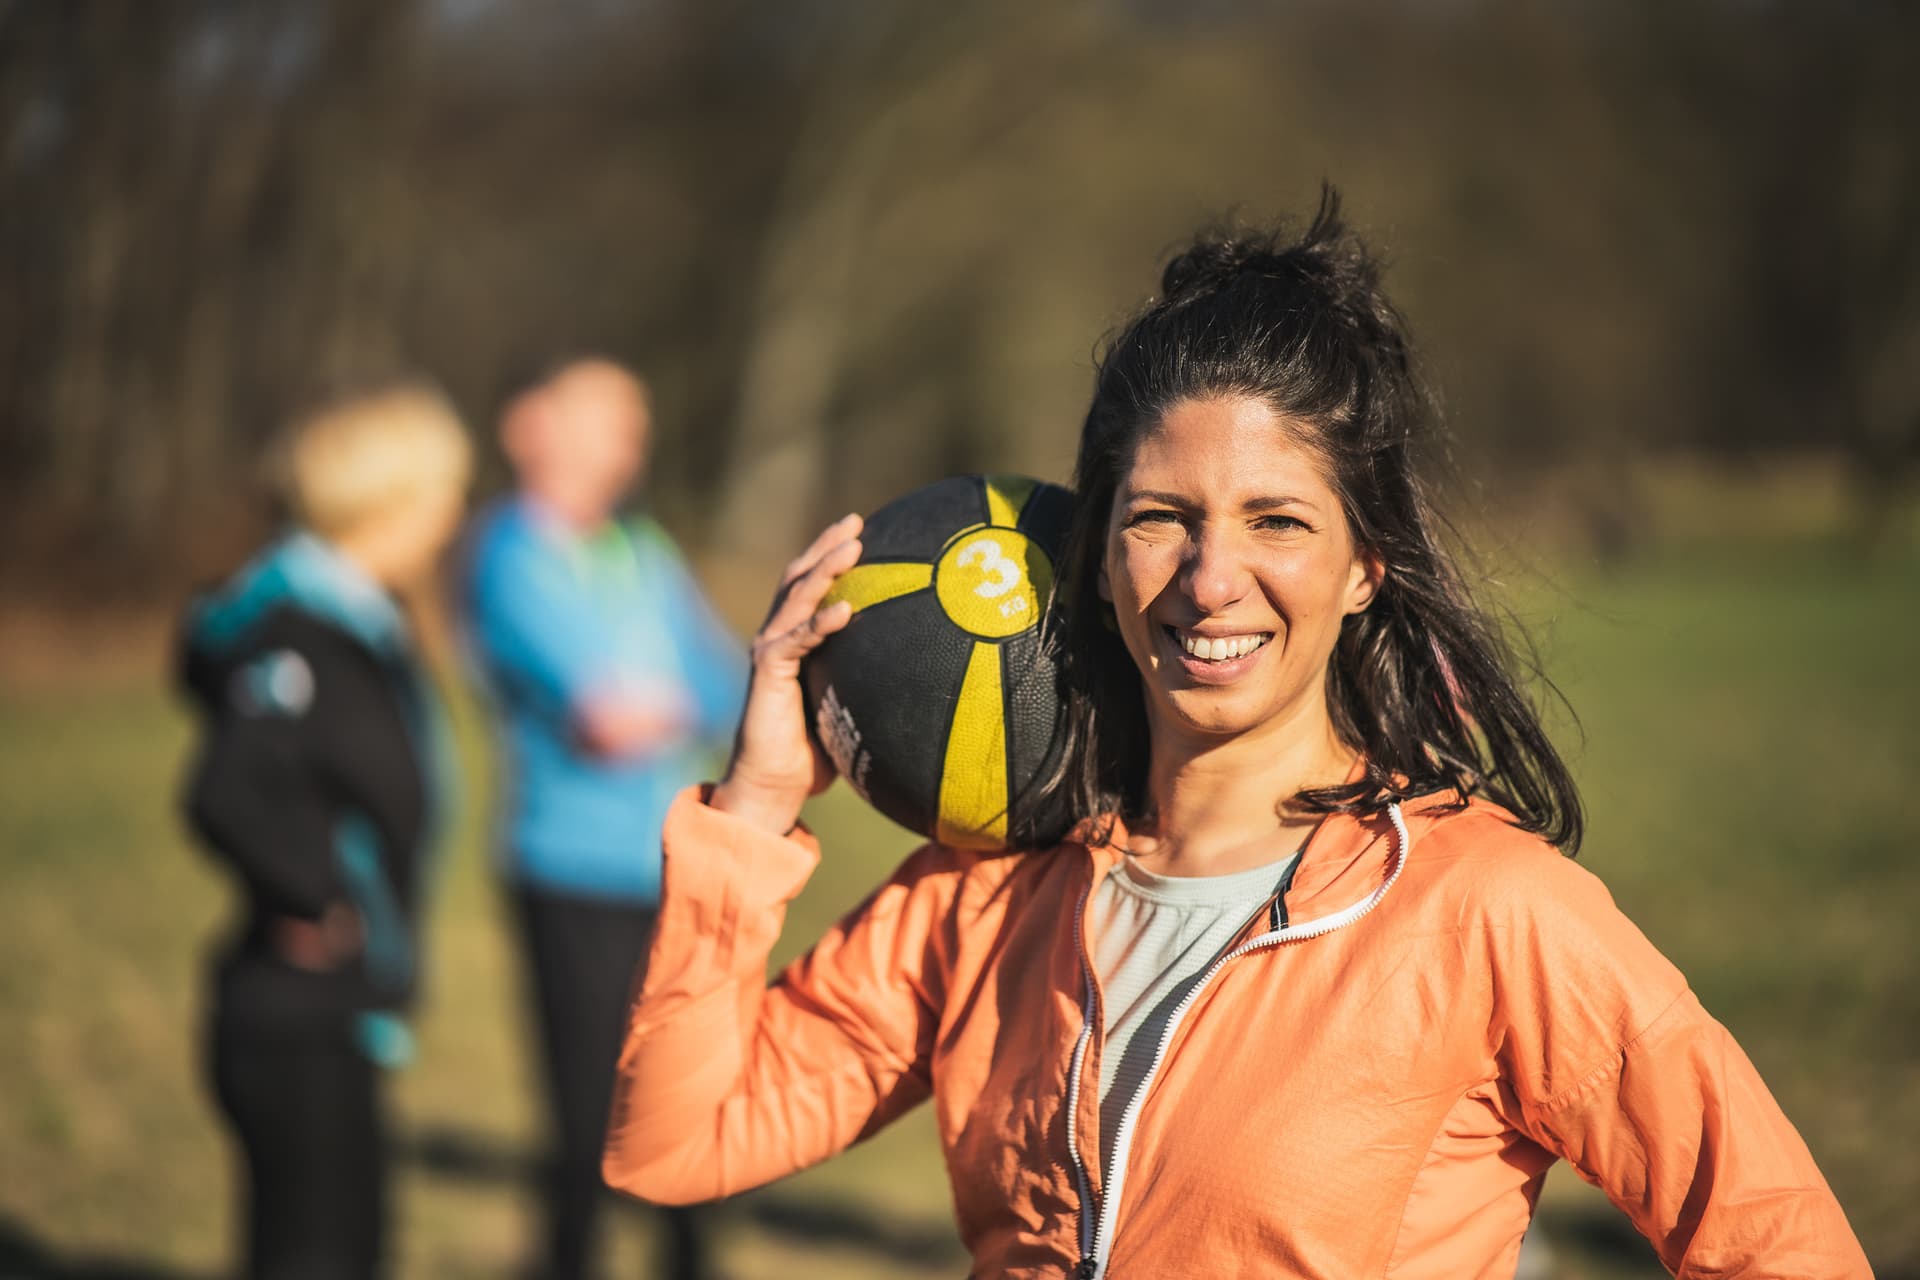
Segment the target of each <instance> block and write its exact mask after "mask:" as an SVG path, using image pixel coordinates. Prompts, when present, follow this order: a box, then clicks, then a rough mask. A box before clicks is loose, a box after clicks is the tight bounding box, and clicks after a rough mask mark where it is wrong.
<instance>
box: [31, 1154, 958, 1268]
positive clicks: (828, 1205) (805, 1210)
mask: <svg viewBox="0 0 1920 1280" xmlns="http://www.w3.org/2000/svg"><path fill="white" fill-rule="evenodd" d="M398 1155H399V1158H400V1160H401V1161H402V1162H403V1163H406V1164H412V1165H414V1166H416V1167H418V1168H419V1169H421V1170H422V1171H423V1172H425V1173H427V1174H428V1175H430V1176H432V1177H437V1178H444V1179H446V1180H448V1181H450V1182H461V1183H468V1184H477V1185H485V1186H497V1185H503V1184H505V1185H525V1186H531V1184H532V1183H533V1181H534V1179H535V1178H536V1177H537V1176H538V1174H539V1170H540V1163H539V1157H538V1156H537V1155H536V1154H535V1153H534V1152H532V1151H529V1150H527V1149H526V1148H525V1147H522V1146H520V1145H518V1144H516V1143H511V1142H505V1141H502V1140H500V1139H498V1138H492V1137H488V1136H486V1135H484V1134H478V1133H474V1132H472V1131H471V1130H466V1129H458V1128H447V1127H442V1128H430V1129H421V1130H418V1131H416V1132H414V1133H412V1134H408V1135H405V1136H403V1137H402V1138H401V1139H400V1142H399V1152H398ZM720 1212H721V1213H723V1214H725V1215H726V1216H728V1217H732V1218H745V1219H746V1220H747V1221H749V1222H751V1223H753V1224H754V1225H755V1226H757V1227H759V1228H760V1229H761V1230H763V1231H765V1232H767V1233H768V1234H769V1235H774V1236H779V1237H782V1238H783V1239H786V1240H789V1241H792V1242H794V1243H797V1244H803V1245H811V1246H825V1245H837V1246H845V1247H848V1248H853V1249H859V1250H861V1251H863V1252H866V1253H869V1254H872V1255H874V1256H875V1257H877V1258H882V1259H885V1260H887V1261H889V1262H894V1263H911V1264H914V1265H917V1266H944V1265H952V1266H964V1265H965V1264H966V1253H965V1251H964V1250H963V1249H961V1247H960V1243H959V1241H958V1240H956V1239H955V1238H954V1234H953V1228H952V1227H951V1226H950V1225H949V1224H948V1223H947V1222H946V1221H944V1220H941V1221H938V1222H934V1221H927V1220H920V1221H915V1220H912V1219H908V1220H905V1221H900V1220H897V1218H896V1217H895V1216H894V1215H886V1216H884V1217H883V1216H882V1215H881V1214H879V1213H878V1212H876V1211H873V1210H870V1209H866V1208H863V1207H862V1206H861V1205H859V1204H857V1203H852V1202H848V1201H846V1200H840V1199H828V1198H824V1197H820V1196H805V1195H795V1194H793V1193H792V1192H791V1191H786V1190H782V1189H779V1188H774V1189H771V1190H766V1191H754V1192H749V1193H747V1194H746V1195H742V1196H738V1197H736V1198H734V1199H732V1200H729V1201H727V1202H726V1203H725V1205H724V1206H722V1207H721V1209H720ZM0 1280H9V1278H8V1277H7V1275H6V1273H5V1272H3V1271H0Z"/></svg>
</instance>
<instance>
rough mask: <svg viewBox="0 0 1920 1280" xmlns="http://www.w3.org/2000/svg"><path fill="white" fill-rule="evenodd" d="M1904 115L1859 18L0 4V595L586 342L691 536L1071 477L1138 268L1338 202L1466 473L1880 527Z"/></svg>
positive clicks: (1720, 6)
mask: <svg viewBox="0 0 1920 1280" xmlns="http://www.w3.org/2000/svg"><path fill="white" fill-rule="evenodd" d="M1916 84H1920V10H1916V9H1915V8H1914V7H1913V6H1910V5H1898V4H1891V3H1867V2H1853V0H1843V2H1837V3H1820V4H1814V3H1802V4H1793V3H1769V2H1763V0H1682V2H1678V3H1660V4H1652V3H1627V4H1620V3H1611V2H1603V0H1554V2H1551V3H1524V2H1522V0H1398V2H1386V0H1374V2H1370V3H1359V4H1347V3H1333V2H1331V0H1323V2H1318V3H1313V2H1308V3H1294V4H1288V5H1268V4H1259V3H1253V2H1252V0H1246V2H1244V3H1243V2H1238V0H1201V2H1198V3H1192V2H1188V3H1180V2H1175V0H1103V2H1101V3H1092V4H1075V5H1064V4H1063V5H1033V4H1024V3H1017V2H1015V0H972V2H970V3H967V4H955V5H883V4H870V3H859V2H858V0H788V2H787V3H783V4H780V5H777V6H774V5H758V4H748V3H744V2H742V0H706V2H702V3H686V2H684V0H681V2H674V0H659V2H654V3H612V2H609V0H553V2H551V3H542V4H512V3H507V2H505V0H164V2H162V3H154V4H126V3H114V2H113V0H77V2H75V3H58V2H51V0H6V2H5V3H0V148H3V150H0V218H4V223H0V227H3V228H4V233H3V234H0V254H4V255H5V258H4V260H5V264H6V266H5V270H6V277H7V284H6V287H5V306H4V308H0V513H3V514H0V522H3V523H4V527H3V528H0V535H3V536H4V538H5V542H6V545H7V546H8V547H9V548H10V554H9V555H8V557H7V559H8V576H9V577H10V578H14V579H16V580H17V579H20V578H26V579H30V580H31V579H33V578H35V577H36V576H38V577H40V578H42V579H44V578H46V577H48V576H54V577H56V578H57V580H58V582H59V583H60V584H62V585H72V584H73V583H74V582H75V574H76V573H77V572H79V571H81V570H82V569H83V568H84V570H85V571H86V572H89V573H97V574H100V575H102V577H103V585H112V586H118V587H125V586H126V585H127V579H129V578H132V579H133V580H134V581H138V582H151V581H153V580H154V576H155V575H159V576H160V577H162V578H169V579H170V578H175V577H178V576H179V573H180V571H181V570H182V569H187V570H193V569H201V568H204V563H203V558H204V557H206V556H208V555H213V556H214V558H216V559H219V558H223V557H224V553H227V552H230V551H231V548H232V544H233V543H234V541H235V540H236V538H237V534H238V530H239V529H241V528H242V527H244V526H243V525H242V524H241V522H240V521H239V519H238V515H239V514H240V513H248V512H249V511H250V508H249V507H248V504H247V499H246V498H245V496H244V495H246V494H247V493H248V491H249V487H250V485H249V482H250V480H251V479H252V470H251V468H252V465H253V461H254V458H255V456H256V454H257V451H258V447H259V444H260V442H261V440H262V438H263V435H264V434H265V433H266V432H268V431H269V430H270V429H271V427H272V426H273V424H274V423H275V422H276V421H277V420H278V419H279V418H280V416H281V415H282V414H283V413H284V412H285V411H286V409H287V407H288V406H289V404H290V403H293V402H295V401H297V400H298V399H300V398H302V397H305V396H307V395H309V394H311V393H312V392H313V390H314V389H315V388H316V387H319V386H324V385H326V384H328V383H329V382H331V381H334V380H338V379H343V378H352V377H356V376H360V375H361V374H364V373H367V372H372V371H379V370H381V369H383V368H385V367H390V366H392V365H396V364H410V365H419V366H423V367H425V368H426V369H428V370H430V371H432V372H433V373H434V374H436V375H437V376H439V377H441V378H442V379H444V380H445V382H446V383H447V384H448V385H449V387H450V388H451V389H452V390H453V391H454V393H455V395H456V396H457V398H458V399H459V400H460V402H461V403H462V404H463V405H464V406H465V407H466V408H467V409H468V410H469V412H470V414H471V416H472V417H473V419H474V421H475V422H476V424H483V423H485V422H486V420H487V418H488V415H489V412H490V410H491V407H492V405H493V402H494V399H495V397H496V394H497V392H498V390H499V388H500V387H501V385H502V383H503V381H504V379H506V378H507V377H508V376H510V374H511V373H512V372H513V371H514V370H515V369H516V368H518V367H519V366H521V365H524V364H525V363H527V362H528V361H530V360H536V359H539V358H540V357H541V356H543V355H544V354H546V353H548V352H550V351H551V350H553V349H554V348H556V347H564V346H580V345H587V346H600V347H604V348H607V349H608V350H610V351H612V352H614V353H615V354H619V355H624V356H628V357H629V358H632V359H635V360H637V361H639V362H640V363H642V364H643V365H644V367H645V368H646V369H647V371H648V372H649V374H650V375H651V377H652V378H653V380H654V382H655V385H656V390H657V392H658V397H659V407H660V416H661V419H662V422H663V424H664V431H663V440H662V450H661V456H660V459H659V471H660V481H661V483H660V484H658V485H657V486H656V488H655V496H656V500H657V503H658V505H659V506H660V507H661V508H662V511H663V514H665V515H666V516H667V517H668V518H669V522H670V523H671V524H672V525H673V526H674V527H675V528H676V529H677V530H678V531H680V532H681V533H682V534H683V536H685V537H687V538H689V539H690V540H692V541H694V542H696V543H698V544H702V545H706V546H709V547H712V548H714V549H718V550H728V551H736V552H740V553H744V554H748V555H761V556H771V555H777V554H782V553H784V552H785V551H786V549H788V548H790V547H792V546H794V545H797V544H796V539H797V538H798V537H799V535H800V532H801V531H802V530H804V529H806V528H808V527H809V526H811V525H812V524H813V523H815V522H816V521H817V520H819V519H820V518H821V517H822V516H823V515H824V514H828V513H832V512H837V511H838V510H841V509H844V508H848V507H864V506H871V505H873V504H874V503H875V502H876V501H877V500H879V499H881V498H884V497H885V496H886V495H888V494H891V493H892V492H894V491H896V490H898V489H900V488H902V487H903V486H906V485H908V484H911V483H916V482H918V481H919V480H920V479H921V478H922V477H925V476H928V475H934V474H940V473H944V472H949V471H953V470H958V469H963V468H968V467H976V466H982V465H988V464H991V465H993V466H996V467H1000V468H1013V469H1022V468H1024V469H1028V470H1033V471H1038V472H1041V473H1043V474H1052V475H1057V474H1059V473H1061V472H1062V471H1063V470H1064V469H1065V467H1066V466H1067V464H1068V463H1069V462H1070V460H1071V447H1072V441H1073V436H1074V432H1075V430H1076V428H1077V425H1078V419H1079V414H1080V412H1081V411H1082V409H1083V408H1084V400H1085V396H1086V393H1087V389H1088V382H1089V380H1088V363H1089V362H1088V353H1089V351H1090V349H1091V348H1092V346H1093V345H1094V342H1095V340H1096V339H1097V338H1098V336H1099V335H1100V334H1102V333H1103V332H1105V331H1106V330H1108V329H1109V328H1110V327H1111V326H1112V325H1113V324H1114V323H1115V322H1116V321H1117V320H1118V318H1119V317H1120V316H1121V315H1122V314H1124V311H1125V309H1126V308H1127V307H1128V306H1130V305H1131V304H1132V303H1133V302H1134V301H1136V300H1137V299H1138V298H1140V297H1141V296H1143V295H1144V294H1146V293H1147V292H1149V291H1150V290H1151V288H1152V287H1153V284H1154V282H1155V270H1154V268H1155V265H1156V263H1157V261H1158V258H1159V256H1160V255H1162V254H1163V253H1164V252H1165V251H1167V250H1168V249H1169V248H1170V247H1171V246H1172V245H1173V244H1175V243H1176V242H1177V241H1178V239H1179V238H1180V237H1181V236H1182V235H1184V234H1185V233H1187V232H1189V231H1191V229H1192V228H1193V227H1194V226H1196V225H1197V224H1199V223H1201V222H1203V221H1206V220H1209V219H1217V218H1220V217H1223V216H1231V215H1234V214H1240V215H1243V216H1245V217H1247V218H1251V219H1255V220H1261V219H1266V218H1270V217H1272V216H1273V215H1274V214H1276V213H1287V212H1295V213H1297V212H1299V211H1303V210H1305V209H1307V208H1308V207H1309V205H1310V203H1311V201H1312V198H1313V196H1314V194H1315V190H1316V187H1317V184H1318V183H1319V181H1320V179H1321V178H1322V177H1323V176H1324V177H1327V178H1330V179H1332V180H1333V181H1334V182H1336V183H1337V184H1338V185H1340V186H1341V187H1342V189H1343V190H1344V191H1345V192H1346V193H1347V195H1348V196H1349V198H1350V207H1351V210H1352V212H1353V214H1354V216H1355V220H1356V221H1357V222H1358V223H1359V224H1360V225H1361V226H1362V227H1363V228H1364V229H1365V230H1366V231H1368V232H1369V233H1370V234H1371V236H1372V237H1373V238H1374V240H1375V241H1376V243H1378V244H1379V245H1380V246H1381V247H1383V248H1384V250H1385V251H1386V252H1387V253H1388V254H1389V255H1390V256H1391V258H1392V259H1393V260H1394V263H1395V267H1394V273H1393V281H1394V286H1395V288H1396V290H1397V292H1398V295H1399V297H1400V298H1401V300H1402V302H1403V305H1404V306H1405V307H1406V309H1407V310H1408V311H1409V312H1410V313H1411V315H1412V317H1413V319H1414V322H1415V325H1416V333H1418V334H1419V335H1422V337H1423V339H1424V342H1425V345H1426V348H1427V351H1428V354H1429V358H1430V362H1431V364H1432V367H1433V369H1434V371H1435V372H1436V374H1437V375H1438V380H1439V381H1440V383H1441V384H1442V385H1443V386H1444V388H1445V391H1446V394H1447V398H1448V403H1449V405H1450V408H1451V419H1452V422H1453V424H1454V429H1455V432H1456V435H1457V437H1458V440H1459V443H1460V447H1461V448H1462V450H1463V456H1464V460H1465V461H1467V462H1468V463H1469V466H1468V468H1467V469H1468V470H1469V471H1471V472H1472V473H1473V474H1476V475H1493V474H1495V473H1498V474H1500V475H1503V476H1507V477H1515V476H1518V477H1519V478H1521V479H1529V478H1535V477H1534V476H1533V473H1537V472H1538V471H1540V470H1541V469H1543V468H1549V467H1555V466H1563V465H1566V464H1577V465H1578V467H1579V469H1580V470H1581V471H1583V472H1584V471H1586V470H1588V469H1589V468H1598V469H1599V472H1600V474H1602V475H1608V474H1611V475H1612V483H1608V484H1602V485H1600V486H1597V487H1596V486H1589V485H1582V486H1577V487H1576V488H1575V489H1574V490H1572V491H1570V492H1571V494H1572V496H1571V497H1570V499H1569V500H1570V501H1571V502H1572V505H1573V506H1574V507H1575V508H1577V509H1576V510H1572V511H1569V512H1567V513H1566V515H1567V518H1568V520H1569V522H1570V524H1571V532H1572V533H1574V534H1576V535H1578V536H1581V537H1584V538H1587V539H1589V540H1598V541H1600V542H1602V543H1605V544H1607V545H1609V546H1610V545H1611V544H1612V543H1613V542H1614V541H1616V540H1619V539H1630V538H1631V537H1632V536H1633V531H1634V526H1635V524H1636V518H1635V517H1636V513H1635V510H1634V504H1635V502H1636V501H1637V500H1638V496H1639V495H1637V494H1636V493H1635V492H1634V491H1633V484H1632V477H1631V476H1630V475H1628V474H1626V473H1625V472H1624V471H1621V470H1619V464H1620V463H1621V461H1622V459H1624V458H1628V457H1632V456H1641V455H1668V454H1673V453H1677V452H1703V453H1706V454H1710V455H1712V456H1714V457H1717V458H1723V459H1728V460H1741V461H1750V460H1753V459H1767V458H1775V457H1778V456H1780V455H1782V454H1783V453H1789V452H1801V453H1803V452H1806V451H1809V450H1811V451H1819V452H1822V453H1824V454H1827V455H1829V456H1830V457H1831V458H1833V459H1835V460H1837V461H1838V462H1839V463H1840V464H1841V465H1842V466H1843V467H1844V469H1845V471H1846V476H1845V479H1846V482H1847V483H1849V484H1851V485H1853V486H1855V487H1856V488H1857V490H1858V498H1859V507H1858V515H1859V518H1860V520H1861V521H1862V522H1863V524H1866V525H1867V526H1869V531H1871V527H1872V526H1874V525H1875V524H1876V522H1883V521H1884V520H1885V519H1886V518H1887V515H1888V513H1889V512H1890V511H1894V510H1897V503H1898V501H1899V495H1900V494H1901V493H1902V491H1903V490H1904V491H1909V492H1910V490H1911V487H1912V484H1913V478H1914V474H1915V471H1916V468H1920V408H1917V407H1916V406H1920V258H1917V256H1916V255H1917V254H1920V241H1917V240H1916V237H1915V235H1914V228H1915V226H1916V225H1920V146H1917V145H1916V142H1915V132H1916V131H1915V122H1916V121H1917V120H1920V110H1916V107H1920V92H1917V91H1916V89H1915V85H1916ZM40 585H45V584H44V581H43V582H42V583H41V584H40ZM164 585H168V586H171V585H174V584H173V583H171V582H168V583H165V584H164Z"/></svg>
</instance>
